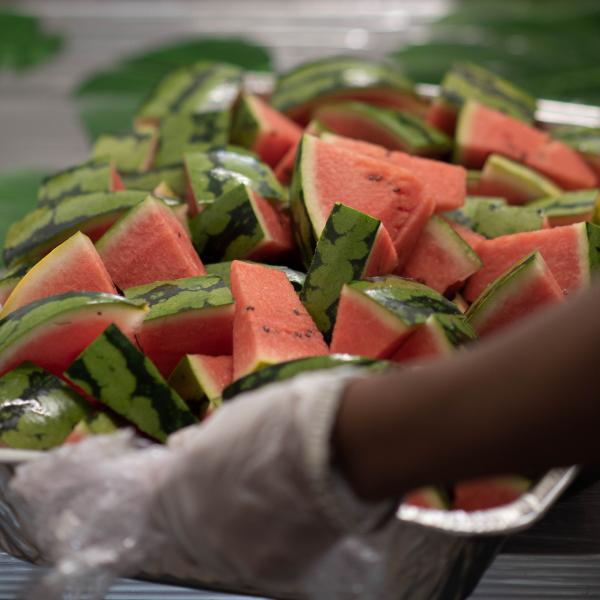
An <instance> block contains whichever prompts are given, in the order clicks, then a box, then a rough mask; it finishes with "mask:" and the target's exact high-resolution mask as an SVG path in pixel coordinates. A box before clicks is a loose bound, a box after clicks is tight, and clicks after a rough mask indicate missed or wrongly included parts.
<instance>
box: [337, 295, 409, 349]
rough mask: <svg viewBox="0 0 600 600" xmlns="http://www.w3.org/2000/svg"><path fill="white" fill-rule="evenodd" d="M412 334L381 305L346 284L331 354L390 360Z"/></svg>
mask: <svg viewBox="0 0 600 600" xmlns="http://www.w3.org/2000/svg"><path fill="white" fill-rule="evenodd" d="M411 331H412V328H409V327H407V326H406V325H405V324H404V323H402V321H400V320H399V319H397V318H395V317H394V316H393V315H391V314H390V313H389V312H388V311H387V310H385V309H384V308H382V307H381V306H380V305H379V304H378V303H377V302H375V301H374V300H371V299H369V298H368V297H367V296H365V295H364V294H362V293H360V292H358V291H356V290H353V289H352V288H351V287H348V286H347V285H345V286H344V287H343V288H342V293H341V295H340V302H339V304H338V311H337V317H336V321H335V327H334V329H333V337H332V340H331V352H333V353H338V352H339V353H342V354H355V355H357V356H368V357H370V358H387V357H388V356H389V355H390V354H391V353H392V352H394V350H395V349H396V348H397V347H398V345H399V344H401V343H402V340H404V339H405V338H406V337H407V336H408V335H409V334H410V332H411Z"/></svg>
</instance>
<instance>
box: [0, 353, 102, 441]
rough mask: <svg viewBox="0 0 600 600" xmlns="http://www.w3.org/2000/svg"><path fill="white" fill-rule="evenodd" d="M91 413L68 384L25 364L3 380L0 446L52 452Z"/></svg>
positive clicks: (0, 399)
mask: <svg viewBox="0 0 600 600" xmlns="http://www.w3.org/2000/svg"><path fill="white" fill-rule="evenodd" d="M90 412H91V409H90V407H89V405H88V404H87V402H86V401H85V400H84V399H83V398H81V397H79V396H78V395H77V394H76V393H75V392H74V391H73V390H72V389H71V388H70V387H69V386H68V385H67V384H66V383H65V382H64V381H61V380H60V379H59V378H58V377H55V376H54V375H51V374H50V373H48V372H47V371H44V369H40V368H39V367H36V366H35V365H31V364H23V365H21V366H19V367H17V368H15V369H13V370H12V371H11V372H10V373H7V374H6V375H4V376H3V377H2V378H0V444H2V445H3V446H8V447H9V448H24V449H28V450H48V449H49V448H54V447H55V446H60V444H62V443H63V442H64V441H65V439H66V438H67V437H68V436H69V434H70V433H71V431H72V430H73V428H74V427H75V425H77V423H78V422H79V421H80V420H81V419H83V418H84V417H85V416H86V415H87V414H89V413H90Z"/></svg>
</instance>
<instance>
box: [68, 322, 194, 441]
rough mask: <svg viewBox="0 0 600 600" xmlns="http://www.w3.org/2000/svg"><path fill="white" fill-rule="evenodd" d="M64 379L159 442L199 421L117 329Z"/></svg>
mask: <svg viewBox="0 0 600 600" xmlns="http://www.w3.org/2000/svg"><path fill="white" fill-rule="evenodd" d="M65 376H66V377H67V379H68V380H69V381H70V382H72V383H73V384H74V385H75V386H76V387H77V388H79V389H82V390H83V391H84V392H85V393H86V394H87V395H89V396H91V397H93V398H96V399H97V400H99V401H100V402H101V403H102V404H104V405H106V406H108V407H109V408H110V409H111V410H112V411H114V412H115V413H117V414H118V415H121V416H122V417H123V418H124V419H126V420H127V421H129V422H131V423H133V424H134V425H135V426H136V427H137V428H138V429H139V430H140V431H143V432H144V433H145V434H147V435H148V436H150V437H152V438H154V439H155V440H158V441H159V442H164V441H165V440H166V439H167V437H168V436H169V434H171V433H173V432H175V431H177V430H178V429H181V428H182V427H186V426H188V425H193V424H194V423H196V422H197V420H196V418H195V417H194V416H193V415H192V413H191V412H190V410H189V408H188V407H187V406H186V404H185V402H184V401H183V400H182V399H181V398H180V397H179V396H178V395H177V393H176V392H175V391H174V390H172V389H171V388H170V387H169V385H168V384H167V382H166V381H165V380H164V379H163V378H162V377H161V375H160V373H159V372H158V371H157V370H156V367H155V366H154V365H153V364H152V362H151V361H150V360H149V359H148V358H146V357H145V356H144V355H143V354H142V353H141V352H140V351H139V350H138V349H137V348H136V347H135V346H134V345H133V344H132V343H131V342H130V341H129V339H128V338H127V336H125V335H124V334H123V333H122V332H121V331H120V330H119V328H118V327H116V326H115V325H110V326H109V327H107V328H106V329H105V330H104V331H103V332H102V333H101V335H99V336H98V337H97V338H96V339H95V340H94V341H93V342H92V343H91V344H90V345H89V346H88V347H87V348H86V349H85V350H84V351H83V352H82V353H81V354H80V355H79V356H78V357H77V359H76V360H75V362H73V364H72V365H71V366H70V367H69V368H68V369H67V370H66V372H65Z"/></svg>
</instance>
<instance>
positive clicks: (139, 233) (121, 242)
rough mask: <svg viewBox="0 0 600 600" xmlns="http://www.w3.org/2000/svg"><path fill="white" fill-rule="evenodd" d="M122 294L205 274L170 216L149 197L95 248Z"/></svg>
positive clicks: (190, 245) (167, 211)
mask: <svg viewBox="0 0 600 600" xmlns="http://www.w3.org/2000/svg"><path fill="white" fill-rule="evenodd" d="M96 247H97V249H98V253H99V254H100V256H101V257H102V260H103V261H104V264H105V265H106V268H107V270H108V272H109V273H110V275H111V277H112V278H113V281H114V282H115V283H116V284H117V285H118V286H119V288H121V289H122V290H124V289H127V288H130V287H133V286H136V285H143V284H145V283H150V282H152V281H163V280H166V279H179V278H181V277H193V276H195V275H203V274H204V273H205V272H206V271H205V269H204V265H203V264H202V261H201V260H200V257H199V256H198V255H197V254H196V251H195V250H194V247H193V246H192V243H191V241H190V239H189V237H188V233H187V231H186V230H185V229H184V228H183V226H182V225H181V223H180V222H179V221H178V220H177V218H176V217H175V215H174V214H173V212H172V211H171V210H170V209H169V208H167V207H166V206H165V205H164V204H163V203H162V202H161V201H160V200H157V199H156V198H153V197H152V196H149V197H148V198H146V199H145V200H144V201H143V202H142V203H140V204H139V205H138V206H136V207H135V208H133V209H132V210H130V211H129V212H128V213H127V214H126V215H124V216H123V217H122V218H121V219H119V221H118V222H117V223H115V224H114V225H113V226H112V227H111V228H110V229H109V230H108V231H107V232H106V233H105V234H104V235H103V236H102V238H101V239H100V240H99V241H98V243H97V245H96Z"/></svg>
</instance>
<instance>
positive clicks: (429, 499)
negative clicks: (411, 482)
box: [402, 486, 450, 510]
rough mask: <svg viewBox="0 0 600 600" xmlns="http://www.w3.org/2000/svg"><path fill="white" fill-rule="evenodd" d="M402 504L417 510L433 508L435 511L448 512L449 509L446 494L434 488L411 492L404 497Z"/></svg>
mask: <svg viewBox="0 0 600 600" xmlns="http://www.w3.org/2000/svg"><path fill="white" fill-rule="evenodd" d="M402 502H403V503H404V504H410V505H411V506H418V507H419V508H434V509H437V510H448V509H449V508H450V499H449V498H448V494H447V492H446V491H445V490H443V489H442V488H439V487H434V486H428V487H423V488H419V489H418V490H413V491H412V492H410V493H408V494H406V496H404V498H403V499H402Z"/></svg>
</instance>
